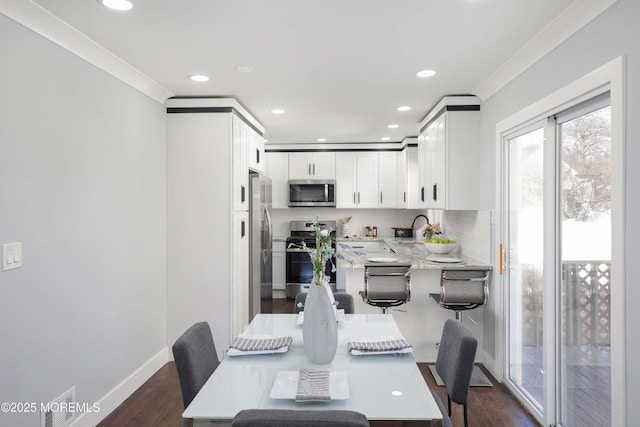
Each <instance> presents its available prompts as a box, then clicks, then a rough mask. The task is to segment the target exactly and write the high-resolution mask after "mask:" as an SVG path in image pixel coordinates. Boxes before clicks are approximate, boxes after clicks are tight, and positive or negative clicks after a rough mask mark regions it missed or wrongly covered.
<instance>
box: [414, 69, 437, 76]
mask: <svg viewBox="0 0 640 427" xmlns="http://www.w3.org/2000/svg"><path fill="white" fill-rule="evenodd" d="M435 75H436V72H435V71H433V70H422V71H418V72H417V73H416V76H418V77H433V76H435Z"/></svg>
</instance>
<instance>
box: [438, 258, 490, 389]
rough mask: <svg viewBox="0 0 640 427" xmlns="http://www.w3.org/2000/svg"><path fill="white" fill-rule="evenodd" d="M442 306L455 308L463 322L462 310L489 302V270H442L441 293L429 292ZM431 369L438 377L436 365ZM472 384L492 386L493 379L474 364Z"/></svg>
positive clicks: (448, 308)
mask: <svg viewBox="0 0 640 427" xmlns="http://www.w3.org/2000/svg"><path fill="white" fill-rule="evenodd" d="M429 296H430V297H431V298H433V299H434V300H435V301H436V302H437V303H438V304H439V305H440V307H442V308H446V309H447V310H453V311H455V313H456V320H457V321H460V322H462V311H464V310H473V309H474V308H478V307H480V306H481V305H484V304H486V303H487V298H488V296H489V270H442V273H441V275H440V293H439V294H429ZM429 370H430V371H431V373H432V374H433V377H434V378H435V379H436V383H438V382H439V381H441V379H440V377H439V376H438V375H437V371H436V369H435V365H429ZM471 385H472V386H491V381H490V380H489V379H488V378H487V376H486V375H485V374H484V373H483V372H482V371H481V370H480V368H479V367H478V366H475V365H474V366H473V373H472V376H471Z"/></svg>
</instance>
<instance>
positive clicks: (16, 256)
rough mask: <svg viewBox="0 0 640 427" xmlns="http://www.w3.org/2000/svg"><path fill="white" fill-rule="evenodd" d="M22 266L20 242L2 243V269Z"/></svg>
mask: <svg viewBox="0 0 640 427" xmlns="http://www.w3.org/2000/svg"><path fill="white" fill-rule="evenodd" d="M19 267H22V242H15V243H5V244H4V245H2V271H7V270H13V269H14V268H19Z"/></svg>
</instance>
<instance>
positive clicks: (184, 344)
mask: <svg viewBox="0 0 640 427" xmlns="http://www.w3.org/2000/svg"><path fill="white" fill-rule="evenodd" d="M171 349H172V350H173V358H174V360H175V362H176V369H177V370H178V378H179V379H180V389H181V391H182V402H183V403H184V407H185V408H186V407H187V406H189V403H191V401H192V400H193V398H194V397H195V395H196V394H198V392H199V391H200V389H201V388H202V386H203V385H204V383H205V382H207V380H208V379H209V377H210V376H211V374H213V371H215V370H216V368H217V367H218V365H219V364H220V361H219V359H218V353H216V346H215V344H214V342H213V336H212V335H211V328H210V327H209V324H208V323H207V322H199V323H196V324H194V325H193V326H191V327H190V328H189V329H187V330H186V332H185V333H183V334H182V335H181V336H180V338H178V339H177V340H176V342H175V343H174V344H173V347H171Z"/></svg>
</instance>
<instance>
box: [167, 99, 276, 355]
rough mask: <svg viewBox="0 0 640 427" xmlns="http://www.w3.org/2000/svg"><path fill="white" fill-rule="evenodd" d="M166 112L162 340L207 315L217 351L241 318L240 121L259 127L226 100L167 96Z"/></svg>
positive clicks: (244, 311)
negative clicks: (164, 334) (165, 333)
mask: <svg viewBox="0 0 640 427" xmlns="http://www.w3.org/2000/svg"><path fill="white" fill-rule="evenodd" d="M167 113H168V114H167V134H166V135H167V138H166V145H167V304H168V305H167V308H168V310H167V312H168V314H167V330H168V339H169V341H171V342H173V341H174V340H175V339H177V338H178V336H179V335H180V334H181V333H183V332H184V331H185V330H186V328H188V327H189V326H191V325H192V324H193V323H195V322H197V321H203V320H204V321H207V322H209V324H210V325H211V328H212V333H213V336H214V337H215V339H216V346H217V348H218V352H219V354H218V357H220V358H222V357H223V356H224V354H223V350H224V349H225V348H228V347H229V345H230V342H231V339H232V337H233V335H234V334H235V333H237V332H238V331H241V330H242V328H243V326H244V325H246V323H247V322H248V321H249V312H248V307H249V306H248V304H249V298H248V289H249V283H248V276H247V274H248V265H247V262H248V259H249V256H248V250H249V249H248V236H247V234H248V232H249V229H248V222H247V221H248V211H247V209H246V204H242V203H241V200H242V198H241V197H240V196H242V187H243V186H244V195H245V198H244V199H245V202H246V200H247V197H248V191H247V181H245V179H248V165H247V159H246V156H247V146H246V145H244V146H243V145H242V144H243V138H244V143H245V144H246V141H247V140H246V135H247V132H246V129H247V125H246V123H245V121H248V122H250V123H252V128H254V129H259V130H260V132H264V129H263V128H262V126H261V125H260V123H259V122H257V121H256V120H255V119H254V118H253V117H251V115H250V114H249V113H248V112H247V111H246V110H245V109H244V108H243V107H242V106H241V105H240V104H239V103H237V102H236V101H235V100H233V99H224V98H211V99H207V98H193V99H187V98H181V99H169V100H168V101H167ZM239 116H242V117H243V118H244V120H239ZM242 125H244V126H242ZM243 128H244V129H245V132H244V137H243V133H242V130H241V129H243ZM243 147H244V149H243ZM243 221H244V227H245V236H244V237H243V236H242V224H243ZM238 236H240V237H238ZM245 296H246V298H245ZM218 343H219V345H218Z"/></svg>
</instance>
